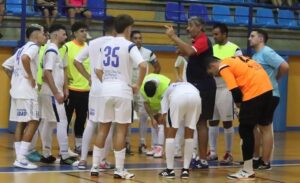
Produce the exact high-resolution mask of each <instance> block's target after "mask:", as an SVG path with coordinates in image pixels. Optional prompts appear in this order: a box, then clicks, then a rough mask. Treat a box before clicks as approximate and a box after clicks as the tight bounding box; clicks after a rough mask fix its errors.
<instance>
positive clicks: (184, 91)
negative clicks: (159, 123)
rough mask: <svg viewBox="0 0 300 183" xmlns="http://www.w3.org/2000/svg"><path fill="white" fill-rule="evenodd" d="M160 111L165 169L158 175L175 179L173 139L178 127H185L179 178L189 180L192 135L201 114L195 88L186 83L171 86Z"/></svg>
mask: <svg viewBox="0 0 300 183" xmlns="http://www.w3.org/2000/svg"><path fill="white" fill-rule="evenodd" d="M161 111H162V114H163V117H164V119H165V120H166V127H167V129H166V147H165V151H166V161H167V169H165V170H163V171H162V172H161V173H159V175H160V176H163V177H166V178H175V172H174V151H175V142H174V138H175V135H176V132H177V129H178V128H179V127H180V126H182V125H183V126H184V127H185V134H184V136H185V146H184V162H183V169H182V171H181V176H180V177H181V178H189V166H190V161H191V159H192V153H193V148H191V147H192V146H193V143H194V140H193V133H194V130H195V129H196V124H197V121H198V119H199V117H200V113H201V98H200V94H199V91H198V89H197V88H195V87H194V86H193V85H192V84H190V83H187V82H178V83H173V84H171V85H170V86H169V87H168V89H167V90H166V91H165V93H164V96H163V98H162V100H161Z"/></svg>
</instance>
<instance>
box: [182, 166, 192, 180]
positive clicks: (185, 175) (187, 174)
mask: <svg viewBox="0 0 300 183" xmlns="http://www.w3.org/2000/svg"><path fill="white" fill-rule="evenodd" d="M180 178H182V179H188V178H190V172H189V169H184V168H183V169H182V170H181V175H180Z"/></svg>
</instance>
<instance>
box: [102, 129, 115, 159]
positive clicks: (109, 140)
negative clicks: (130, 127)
mask: <svg viewBox="0 0 300 183" xmlns="http://www.w3.org/2000/svg"><path fill="white" fill-rule="evenodd" d="M113 133H114V124H111V126H110V129H109V132H108V135H107V137H106V140H105V144H104V149H105V154H104V157H103V159H105V158H106V157H107V156H108V154H109V152H110V151H111V149H112V138H113Z"/></svg>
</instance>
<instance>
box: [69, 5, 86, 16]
mask: <svg viewBox="0 0 300 183" xmlns="http://www.w3.org/2000/svg"><path fill="white" fill-rule="evenodd" d="M75 8H80V7H66V8H65V9H66V11H67V12H68V11H69V10H70V9H75ZM86 11H89V10H88V9H87V8H83V10H82V11H81V12H80V13H79V14H80V15H81V16H84V13H85V12H86Z"/></svg>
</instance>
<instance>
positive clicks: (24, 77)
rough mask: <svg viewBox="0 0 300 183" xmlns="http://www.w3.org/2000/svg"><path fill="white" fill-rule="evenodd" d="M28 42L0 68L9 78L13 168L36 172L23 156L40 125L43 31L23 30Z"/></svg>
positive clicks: (29, 28)
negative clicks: (39, 75)
mask: <svg viewBox="0 0 300 183" xmlns="http://www.w3.org/2000/svg"><path fill="white" fill-rule="evenodd" d="M26 37H27V38H28V40H29V41H28V42H27V43H26V44H25V45H24V46H23V47H21V48H20V49H18V50H17V52H16V53H15V54H14V55H13V56H12V57H10V58H9V59H7V60H6V61H5V62H4V64H3V67H4V68H5V70H6V72H7V73H10V72H12V74H9V75H11V89H10V95H11V108H10V117H9V120H10V121H16V122H17V126H16V131H15V144H14V146H15V151H16V160H15V162H14V166H16V167H19V168H25V169H35V168H37V165H35V164H32V163H31V162H29V161H28V159H27V158H26V156H27V155H28V150H29V147H30V142H31V140H32V137H33V135H34V133H35V131H36V129H37V127H38V124H39V106H38V90H37V84H36V77H37V64H38V52H39V49H40V46H41V45H43V44H44V43H45V42H46V37H45V35H44V30H43V27H42V26H40V25H37V24H34V25H31V26H30V27H28V28H27V30H26Z"/></svg>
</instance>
